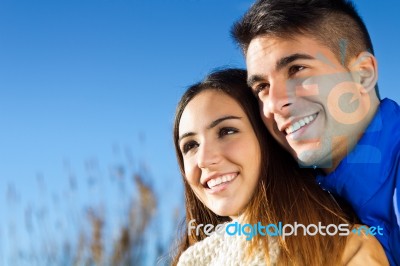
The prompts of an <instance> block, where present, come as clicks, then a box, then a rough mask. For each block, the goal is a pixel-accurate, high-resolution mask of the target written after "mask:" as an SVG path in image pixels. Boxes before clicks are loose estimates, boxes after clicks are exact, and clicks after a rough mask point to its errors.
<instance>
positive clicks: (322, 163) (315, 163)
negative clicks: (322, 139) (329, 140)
mask: <svg viewBox="0 0 400 266" xmlns="http://www.w3.org/2000/svg"><path fill="white" fill-rule="evenodd" d="M295 157H296V158H297V163H298V165H299V167H301V168H323V169H329V168H332V167H333V163H332V158H331V157H330V156H321V154H316V153H315V151H303V152H301V153H298V154H296V156H295ZM321 157H323V158H322V159H321Z"/></svg>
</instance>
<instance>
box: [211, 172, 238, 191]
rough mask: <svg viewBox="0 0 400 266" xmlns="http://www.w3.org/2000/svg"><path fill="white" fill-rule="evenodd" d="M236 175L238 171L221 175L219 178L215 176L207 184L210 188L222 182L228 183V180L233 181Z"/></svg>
mask: <svg viewBox="0 0 400 266" xmlns="http://www.w3.org/2000/svg"><path fill="white" fill-rule="evenodd" d="M236 176H237V174H236V173H235V174H229V175H223V176H219V177H217V178H213V179H211V180H209V181H208V182H207V185H208V187H209V188H213V187H215V186H218V185H220V184H222V183H226V182H229V181H232V179H234V178H235V177H236Z"/></svg>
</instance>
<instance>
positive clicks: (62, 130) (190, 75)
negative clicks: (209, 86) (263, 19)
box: [0, 0, 400, 264]
mask: <svg viewBox="0 0 400 266" xmlns="http://www.w3.org/2000/svg"><path fill="white" fill-rule="evenodd" d="M252 2H253V1H245V0H237V1H228V0H217V1H211V0H186V1H185V0H168V1H163V0H156V1H138V0H68V1H67V0H57V1H54V0H52V1H50V0H37V1H28V0H0V127H1V130H0V195H1V202H3V203H2V204H1V205H0V216H1V217H6V219H2V221H0V264H3V263H8V262H9V257H10V256H11V255H10V252H11V248H10V246H11V245H12V241H11V240H10V233H9V230H10V224H11V223H12V222H13V221H14V220H17V221H18V220H19V218H20V217H22V216H21V215H23V212H24V210H26V207H27V206H31V208H39V207H40V206H43V205H46V204H47V205H51V204H53V203H50V201H54V200H55V201H57V202H60V203H59V205H57V206H55V207H54V208H53V209H51V210H50V211H49V212H51V213H53V214H49V216H52V217H64V218H60V219H61V220H63V219H67V218H65V213H67V212H68V210H70V209H71V207H70V205H71V204H73V205H74V206H80V205H82V206H84V205H85V204H86V205H90V204H92V203H94V204H96V203H98V202H101V201H102V200H104V198H106V199H107V200H108V199H110V201H111V202H117V201H118V196H120V195H117V194H115V193H112V192H110V193H109V192H108V190H107V183H106V182H105V181H104V182H103V183H102V185H99V187H98V188H97V189H96V190H94V191H89V190H87V188H86V190H85V189H84V187H85V186H84V185H81V186H80V189H79V190H78V192H77V195H75V196H74V197H72V196H71V198H68V193H67V192H68V191H66V189H65V187H68V173H70V172H71V171H72V172H74V174H75V175H76V177H77V182H78V186H79V183H80V182H82V183H84V182H86V181H87V179H86V175H87V173H86V172H85V171H86V170H85V164H87V162H91V161H96V162H97V163H98V165H99V169H100V171H99V173H97V175H98V176H107V175H108V174H109V167H110V165H112V164H113V163H118V162H120V161H121V160H123V159H122V157H123V153H124V151H125V150H127V149H129V150H130V151H131V154H132V158H133V162H134V163H133V166H132V167H133V169H135V170H137V169H139V168H141V167H143V165H145V167H146V169H147V171H148V173H150V176H151V177H152V180H153V184H154V187H155V190H156V192H157V194H158V195H159V197H160V201H159V202H160V207H161V208H162V209H163V212H164V214H166V215H168V213H170V212H172V211H171V210H172V209H174V208H176V207H177V206H180V205H179V204H180V203H179V202H180V201H181V200H182V194H181V193H182V191H181V185H180V176H179V173H178V168H177V164H176V160H175V154H174V150H173V145H172V136H171V131H172V122H173V115H174V110H175V105H176V103H177V102H178V100H179V97H180V95H181V94H182V93H183V91H184V90H185V88H186V87H187V86H188V85H190V84H192V83H194V82H196V81H198V80H199V79H201V78H202V77H203V76H204V75H205V74H206V73H207V72H209V71H210V70H211V69H213V68H216V67H221V66H231V67H244V60H243V58H242V55H241V54H240V51H239V50H238V49H237V48H236V46H235V45H234V44H233V41H232V40H231V38H230V36H229V30H230V27H231V25H232V23H233V22H234V21H235V20H237V19H238V18H239V17H240V16H241V15H242V14H243V13H244V12H245V10H246V9H247V8H248V7H249V6H250V4H251V3H252ZM355 3H356V5H357V7H358V9H359V11H360V13H361V15H362V17H363V18H364V20H365V22H366V24H367V27H368V28H369V30H370V34H371V37H372V40H373V43H374V46H375V54H376V56H377V58H378V63H379V85H380V91H381V96H382V97H389V98H392V99H394V100H396V101H397V102H400V92H399V89H398V84H397V76H398V65H397V62H398V61H397V60H400V56H399V52H398V49H399V48H398V47H400V37H399V35H398V34H397V30H396V29H398V28H400V21H399V20H398V12H399V11H400V6H399V4H398V2H397V1H394V0H387V1H380V2H379V3H378V2H377V1H363V0H358V1H355ZM88 191H89V192H88ZM10 193H11V194H13V193H14V194H15V196H14V197H15V198H17V200H16V201H15V203H13V204H14V205H13V206H10V202H9V198H8V197H10ZM103 195H107V196H104V198H103ZM112 206H117V205H112ZM111 208H112V207H111ZM62 222H64V223H67V221H62ZM15 227H16V229H15V231H16V232H17V233H16V234H17V236H18V239H22V240H23V241H22V242H29V241H28V240H26V236H24V235H26V233H25V232H24V230H25V229H24V226H23V225H22V224H20V223H18V222H15ZM54 230H56V229H54ZM66 232H68V230H66ZM25 240H26V241H25ZM1 258H2V259H3V261H2V259H1Z"/></svg>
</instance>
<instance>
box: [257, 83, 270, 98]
mask: <svg viewBox="0 0 400 266" xmlns="http://www.w3.org/2000/svg"><path fill="white" fill-rule="evenodd" d="M265 89H269V84H268V83H260V84H258V85H257V86H256V87H255V88H254V94H255V96H256V97H259V96H260V93H261V92H262V91H264V90H265Z"/></svg>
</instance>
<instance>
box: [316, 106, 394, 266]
mask: <svg viewBox="0 0 400 266" xmlns="http://www.w3.org/2000/svg"><path fill="white" fill-rule="evenodd" d="M399 164H400V107H399V105H398V104H397V103H396V102H394V101H392V100H389V99H384V100H382V101H381V104H380V106H379V109H378V111H377V113H376V115H375V117H374V118H373V120H372V121H371V123H370V124H369V126H368V128H367V129H366V131H365V133H364V135H363V136H362V138H361V139H360V140H359V142H358V143H357V145H356V146H355V148H354V149H353V150H352V151H351V152H350V153H349V154H348V155H347V157H345V158H344V159H343V160H342V161H341V162H340V164H339V166H338V167H337V168H336V169H335V171H333V172H332V173H330V174H329V175H327V176H322V175H320V176H318V177H317V181H318V183H319V184H320V185H321V187H322V188H324V189H325V190H328V191H330V192H331V193H333V194H334V195H337V196H339V197H342V198H343V199H344V200H346V201H347V202H348V203H350V205H351V206H352V207H353V209H354V211H355V212H356V214H357V216H358V217H359V218H360V220H361V221H362V223H364V224H366V225H368V226H375V227H378V226H380V227H381V228H383V232H382V233H383V235H380V234H376V235H375V236H376V237H377V239H378V240H379V242H380V243H381V244H382V246H383V248H384V249H385V252H386V255H387V257H388V259H389V262H390V264H391V265H399V266H400V165H399Z"/></svg>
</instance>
